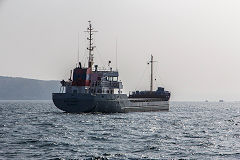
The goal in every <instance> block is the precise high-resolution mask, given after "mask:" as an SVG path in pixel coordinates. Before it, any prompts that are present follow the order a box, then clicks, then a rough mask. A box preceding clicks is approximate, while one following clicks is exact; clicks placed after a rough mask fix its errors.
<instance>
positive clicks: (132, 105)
mask: <svg viewBox="0 0 240 160" xmlns="http://www.w3.org/2000/svg"><path fill="white" fill-rule="evenodd" d="M88 22H89V25H88V27H87V31H85V32H87V34H88V37H87V40H88V41H89V46H88V47H87V50H88V52H89V53H88V65H87V66H86V67H84V66H82V64H81V62H78V64H77V66H76V67H75V68H74V69H73V71H72V70H71V74H70V78H69V79H68V80H67V81H65V80H62V81H61V82H60V83H61V88H60V92H59V93H52V100H53V103H54V105H55V106H56V107H57V108H58V109H60V110H62V111H64V112H68V113H93V112H101V113H126V112H150V111H168V110H169V98H170V96H171V93H170V92H169V91H166V90H165V89H164V88H163V87H158V88H157V90H155V91H154V90H153V62H154V61H153V56H152V55H151V60H150V61H149V64H151V82H150V90H148V91H133V92H129V94H128V95H127V94H124V93H122V90H123V84H122V82H121V81H120V80H119V72H118V70H113V69H112V68H111V67H110V68H108V69H100V67H98V65H94V66H93V64H94V61H93V50H94V48H95V46H93V33H94V32H95V30H94V29H93V27H92V23H91V21H88ZM109 63H111V61H109Z"/></svg>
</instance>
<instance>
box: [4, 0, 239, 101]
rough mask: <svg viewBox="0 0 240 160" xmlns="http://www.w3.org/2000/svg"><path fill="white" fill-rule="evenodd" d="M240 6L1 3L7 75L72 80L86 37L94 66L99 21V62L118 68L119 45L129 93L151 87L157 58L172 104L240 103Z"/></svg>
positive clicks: (133, 1) (52, 0) (220, 1)
mask: <svg viewBox="0 0 240 160" xmlns="http://www.w3.org/2000/svg"><path fill="white" fill-rule="evenodd" d="M239 8H240V1H238V0H198V1H196V0H195V1H193V0H181V1H179V0H141V1H140V0H85V1H84V0H21V1H11V0H1V1H0V75H2V76H13V77H26V78H34V79H43V80H45V79H46V80H61V79H68V78H69V72H70V70H71V69H72V68H73V67H75V65H76V63H77V57H78V33H79V44H80V46H79V50H80V60H81V61H82V62H83V63H84V62H86V61H85V60H86V56H87V51H86V47H87V41H86V36H87V35H86V34H85V33H84V32H83V31H84V30H86V28H87V26H88V20H91V21H92V24H93V27H94V28H95V29H96V30H97V31H98V32H97V33H96V34H95V36H94V44H95V45H96V46H97V47H96V50H95V52H94V54H95V55H94V57H95V61H96V63H97V64H99V65H100V66H101V65H105V67H106V66H107V62H108V60H111V61H112V67H113V68H116V42H117V57H118V58H117V61H118V62H117V63H118V70H119V72H120V79H121V80H122V82H123V85H124V88H125V89H124V91H125V93H128V91H130V90H135V89H149V83H150V82H149V81H150V77H149V71H150V68H149V66H148V65H147V61H148V60H149V59H150V55H151V54H152V55H153V56H154V59H155V60H156V61H158V62H156V63H155V64H154V73H155V74H154V75H155V78H156V81H155V83H154V85H155V88H156V87H157V85H163V86H164V87H165V88H166V89H167V90H170V91H171V92H172V97H171V100H177V101H185V100H189V101H202V100H205V99H208V100H209V101H216V100H219V99H224V100H229V101H230V100H231V101H235V100H240V85H239V82H240V73H239V69H240V63H239V60H240V45H239V44H240V29H239V28H240V21H239V19H240V10H239ZM84 57H85V58H84ZM96 63H95V64H96ZM143 72H145V74H143Z"/></svg>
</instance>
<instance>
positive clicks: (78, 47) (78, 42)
mask: <svg viewBox="0 0 240 160" xmlns="http://www.w3.org/2000/svg"><path fill="white" fill-rule="evenodd" d="M77 62H78V63H79V32H78V56H77Z"/></svg>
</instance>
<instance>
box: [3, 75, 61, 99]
mask: <svg viewBox="0 0 240 160" xmlns="http://www.w3.org/2000/svg"><path fill="white" fill-rule="evenodd" d="M59 87H60V83H59V81H56V80H37V79H29V78H21V77H7V76H0V100H51V99H52V93H53V92H58V91H59Z"/></svg>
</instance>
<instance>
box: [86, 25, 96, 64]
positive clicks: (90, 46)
mask: <svg viewBox="0 0 240 160" xmlns="http://www.w3.org/2000/svg"><path fill="white" fill-rule="evenodd" d="M88 23H89V27H88V28H87V31H85V32H88V33H89V37H88V38H87V40H89V47H87V50H89V57H88V68H92V65H93V54H92V51H93V49H94V47H95V46H93V43H92V40H93V38H92V35H93V32H97V31H94V30H93V28H92V24H91V21H88Z"/></svg>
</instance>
